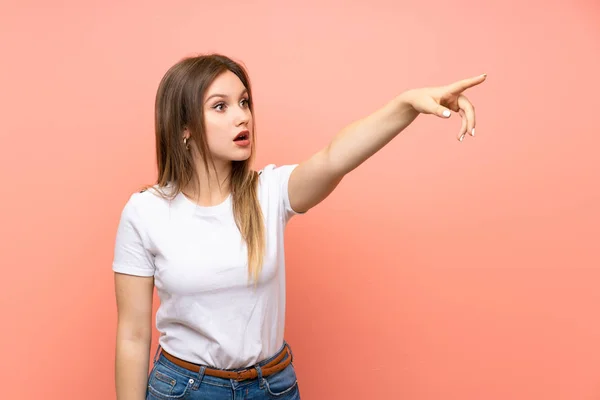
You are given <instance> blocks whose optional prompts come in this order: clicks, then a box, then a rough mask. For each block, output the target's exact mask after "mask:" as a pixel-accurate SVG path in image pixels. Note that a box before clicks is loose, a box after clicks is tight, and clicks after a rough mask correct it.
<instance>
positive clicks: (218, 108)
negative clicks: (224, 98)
mask: <svg viewBox="0 0 600 400" xmlns="http://www.w3.org/2000/svg"><path fill="white" fill-rule="evenodd" d="M223 107H225V103H217V104H215V105H214V106H213V108H214V109H215V110H217V111H223Z"/></svg>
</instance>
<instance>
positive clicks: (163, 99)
mask: <svg viewBox="0 0 600 400" xmlns="http://www.w3.org/2000/svg"><path fill="white" fill-rule="evenodd" d="M484 80H485V75H481V76H478V77H474V78H470V79H466V80H462V81H459V82H455V83H452V84H450V85H448V86H443V87H428V88H420V89H413V90H408V91H406V92H404V93H402V94H400V95H399V96H397V97H396V98H394V99H392V100H391V101H390V102H389V103H387V104H386V105H385V106H384V107H382V108H381V109H379V110H377V111H375V112H374V113H372V114H371V115H369V116H367V117H366V118H364V119H361V120H359V121H356V122H354V123H353V124H351V125H349V126H347V127H346V128H345V129H343V130H342V131H341V132H340V133H339V134H338V135H337V136H335V137H334V138H333V140H332V141H331V142H330V143H329V144H328V145H327V146H326V147H325V148H323V149H321V150H320V151H318V152H317V153H315V154H314V155H313V156H312V157H310V158H309V159H307V160H306V161H304V162H302V163H300V164H298V165H296V164H293V165H291V164H290V165H283V166H275V165H272V164H270V165H268V166H266V167H264V168H263V169H261V170H260V171H254V170H252V169H251V165H252V161H253V159H254V156H255V152H254V150H255V145H256V132H255V129H254V122H255V121H254V119H253V102H252V89H251V86H250V81H249V79H248V75H247V73H246V71H245V70H244V68H243V67H242V66H241V65H240V64H238V63H236V62H234V61H233V60H231V59H230V58H227V57H225V56H222V55H218V54H212V55H205V56H198V57H191V58H186V59H184V60H181V61H180V62H178V63H177V64H175V65H174V66H173V67H171V68H170V69H169V70H168V71H167V73H166V75H165V76H164V77H163V79H162V81H161V82H160V85H159V87H158V93H157V96H156V110H155V111H156V112H155V126H156V157H157V164H158V179H157V182H156V184H154V185H152V186H150V187H147V188H145V189H144V190H142V191H141V192H139V193H134V194H132V195H131V197H130V198H129V200H128V201H127V203H126V204H125V206H124V209H123V211H122V214H121V220H120V223H119V227H118V231H117V235H116V245H115V254H114V262H113V267H112V268H113V271H114V273H115V288H116V300H117V307H118V329H117V344H116V391H117V399H118V400H142V399H171V400H173V399H189V400H201V399H211V400H221V399H280V400H288V399H290V400H291V399H300V391H299V387H298V383H297V380H296V374H295V371H294V366H293V363H292V360H293V356H292V350H291V348H290V346H289V345H288V344H287V343H286V341H285V340H284V325H285V259H284V251H283V250H284V229H285V226H286V224H287V222H288V221H289V220H290V218H292V217H293V216H294V215H296V214H302V213H305V212H307V211H308V210H309V209H311V208H312V207H314V206H316V205H317V204H319V203H320V202H321V201H323V199H325V198H326V197H327V196H328V195H329V194H330V193H331V192H332V191H333V190H334V189H335V188H336V186H337V185H338V184H339V183H340V181H341V180H342V178H343V177H344V176H345V175H346V174H348V173H349V172H350V171H352V170H353V169H355V168H356V167H358V166H359V165H360V164H361V163H362V162H364V161H365V160H366V159H367V158H369V157H370V156H372V155H373V154H375V153H376V152H377V151H378V150H380V149H381V148H382V147H383V146H385V145H386V144H387V143H388V142H390V141H391V140H392V139H393V138H394V137H395V136H396V135H398V134H399V133H400V132H402V131H403V130H404V129H405V128H406V127H407V126H408V125H409V124H410V123H412V122H413V121H414V120H415V119H416V118H417V116H418V115H419V114H421V113H422V114H434V115H436V116H438V117H441V118H448V117H450V115H451V111H454V112H457V113H459V114H460V115H461V117H462V126H461V128H460V130H459V134H458V139H459V140H460V141H462V140H463V139H464V138H465V135H466V134H467V132H468V133H469V134H470V135H474V134H475V113H474V109H473V106H472V104H471V103H470V102H469V100H467V98H466V97H465V96H464V95H463V92H464V91H465V90H466V89H468V88H470V87H472V86H475V85H478V84H480V83H481V82H483V81H484ZM154 286H156V288H157V291H158V295H159V297H160V307H159V308H158V311H157V314H156V327H157V330H158V331H159V332H160V338H159V347H158V349H157V352H156V355H155V356H154V359H153V368H152V371H151V372H150V375H149V376H148V368H149V358H150V354H151V353H150V343H151V332H152V322H151V321H152V295H153V288H154Z"/></svg>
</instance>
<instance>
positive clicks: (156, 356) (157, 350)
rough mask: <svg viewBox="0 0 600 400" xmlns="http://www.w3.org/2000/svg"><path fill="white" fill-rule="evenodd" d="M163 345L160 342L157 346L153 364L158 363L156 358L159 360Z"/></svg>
mask: <svg viewBox="0 0 600 400" xmlns="http://www.w3.org/2000/svg"><path fill="white" fill-rule="evenodd" d="M160 349H161V346H160V344H159V345H158V346H156V354H154V359H153V360H152V365H156V360H158V353H159V352H160Z"/></svg>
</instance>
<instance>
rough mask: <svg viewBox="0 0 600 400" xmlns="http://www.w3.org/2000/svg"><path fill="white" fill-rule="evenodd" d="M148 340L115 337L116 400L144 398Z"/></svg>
mask: <svg viewBox="0 0 600 400" xmlns="http://www.w3.org/2000/svg"><path fill="white" fill-rule="evenodd" d="M149 359H150V340H130V339H120V338H119V337H117V345H116V360H115V387H116V392H117V400H144V399H145V398H146V387H147V385H148V365H149V364H148V363H149Z"/></svg>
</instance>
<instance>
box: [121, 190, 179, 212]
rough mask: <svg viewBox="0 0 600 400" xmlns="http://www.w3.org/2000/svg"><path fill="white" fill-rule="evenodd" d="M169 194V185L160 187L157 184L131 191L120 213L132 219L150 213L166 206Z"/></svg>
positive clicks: (169, 199)
mask: <svg viewBox="0 0 600 400" xmlns="http://www.w3.org/2000/svg"><path fill="white" fill-rule="evenodd" d="M170 195H171V193H170V190H169V187H162V188H161V187H159V186H158V185H154V186H150V187H147V188H144V189H142V190H139V191H137V192H134V193H131V194H130V195H129V198H128V199H127V201H126V203H125V205H124V207H123V211H122V215H123V216H126V217H128V218H129V219H134V220H135V219H137V218H144V217H146V216H148V215H152V214H154V213H155V212H156V211H158V210H159V209H162V208H164V207H168V204H169V202H170V201H171V198H170Z"/></svg>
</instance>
